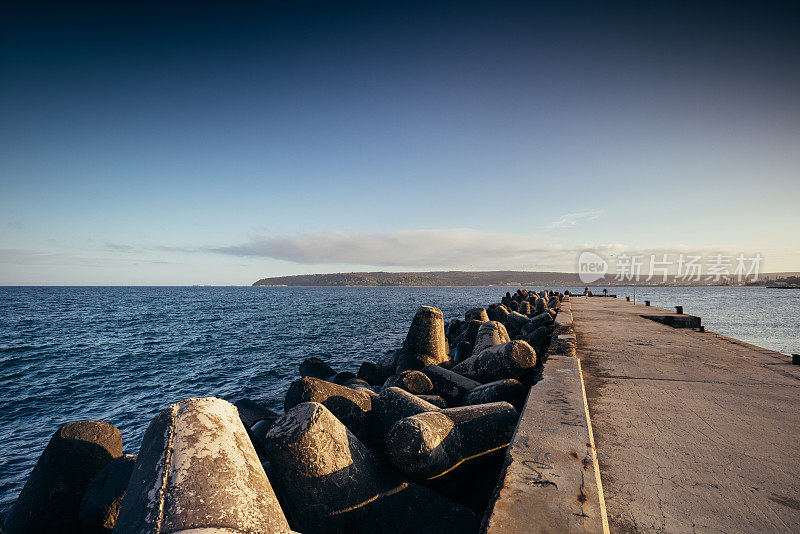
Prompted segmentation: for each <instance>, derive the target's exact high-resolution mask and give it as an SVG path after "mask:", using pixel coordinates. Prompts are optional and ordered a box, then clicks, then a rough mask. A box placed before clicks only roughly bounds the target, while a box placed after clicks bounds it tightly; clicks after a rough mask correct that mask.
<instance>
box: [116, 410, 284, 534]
mask: <svg viewBox="0 0 800 534" xmlns="http://www.w3.org/2000/svg"><path fill="white" fill-rule="evenodd" d="M192 529H201V530H202V529H223V530H224V529H229V530H230V531H233V532H241V533H246V534H255V533H263V532H287V531H289V530H290V529H289V524H288V523H287V521H286V518H285V517H284V515H283V511H282V509H281V507H280V504H279V503H278V499H277V497H276V496H275V493H274V492H273V490H272V486H271V485H270V482H269V480H268V479H267V475H266V474H265V473H264V469H263V467H262V466H261V463H260V462H259V460H258V456H256V451H255V450H254V449H253V445H252V444H251V443H250V438H248V436H247V433H246V432H245V428H244V425H243V424H242V422H241V420H240V419H239V412H238V410H237V409H236V407H235V406H234V405H233V404H230V403H228V402H226V401H224V400H221V399H216V398H213V397H207V398H202V399H188V400H185V401H181V402H178V403H175V404H172V405H171V406H170V407H169V408H167V409H165V410H163V411H161V413H159V414H158V415H157V416H156V417H155V418H154V419H153V421H152V422H151V423H150V426H149V427H148V428H147V431H146V432H145V435H144V438H143V440H142V447H141V449H140V451H139V456H138V458H137V460H136V465H135V467H134V470H133V474H132V475H131V479H130V482H129V484H128V488H127V491H126V493H125V498H124V499H123V501H122V509H121V510H120V513H119V518H118V519H117V523H116V526H115V527H114V532H115V533H118V534H168V533H177V532H181V531H184V530H192Z"/></svg>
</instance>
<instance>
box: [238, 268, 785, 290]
mask: <svg viewBox="0 0 800 534" xmlns="http://www.w3.org/2000/svg"><path fill="white" fill-rule="evenodd" d="M792 274H798V273H769V274H764V275H762V276H761V280H760V281H759V282H757V283H755V284H754V283H749V284H747V285H765V283H767V282H771V281H774V280H776V279H780V278H781V277H785V276H787V275H792ZM631 284H632V282H631V281H630V280H616V278H615V276H614V275H612V274H607V275H606V276H605V277H603V278H601V279H600V280H597V281H596V282H593V283H592V284H590V285H592V286H598V285H604V286H629V285H631ZM585 285H587V284H585V283H583V282H582V281H581V280H580V278H579V277H578V274H577V273H562V272H547V271H545V272H534V271H428V272H357V273H331V274H299V275H293V276H276V277H272V278H262V279H260V280H257V281H256V282H254V283H253V286H357V287H380V286H388V287H392V286H426V287H436V286H439V287H446V286H555V287H577V286H585ZM637 285H647V286H719V285H745V284H739V283H735V282H725V281H715V280H704V279H701V280H699V281H698V280H684V279H682V278H678V277H674V276H670V277H668V278H667V281H666V282H664V281H662V277H660V276H659V277H656V278H654V279H653V280H651V281H649V282H648V281H645V280H644V279H642V280H640V281H639V282H637Z"/></svg>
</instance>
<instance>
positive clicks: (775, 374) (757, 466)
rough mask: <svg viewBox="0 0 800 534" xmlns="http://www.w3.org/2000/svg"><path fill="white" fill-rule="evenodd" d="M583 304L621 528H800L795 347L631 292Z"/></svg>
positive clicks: (580, 314) (586, 354) (587, 376)
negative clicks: (787, 350)
mask: <svg viewBox="0 0 800 534" xmlns="http://www.w3.org/2000/svg"><path fill="white" fill-rule="evenodd" d="M676 304H679V303H676ZM687 311H689V312H691V310H687ZM572 312H573V317H574V330H575V337H576V341H577V356H578V358H579V359H580V360H581V364H582V369H583V378H584V381H585V384H586V393H587V400H588V407H589V413H590V416H591V424H592V428H593V430H594V438H595V445H596V451H597V457H598V460H599V464H600V473H601V476H602V483H603V491H604V496H605V504H606V508H607V514H608V521H609V524H610V528H611V531H612V532H656V531H658V532H690V531H699V532H764V531H770V532H776V531H777V532H800V497H798V495H800V439H798V438H800V368H798V367H797V366H792V365H791V359H790V357H789V356H786V355H783V354H779V353H776V352H773V351H770V350H767V349H763V348H760V347H755V346H753V345H749V344H747V343H744V342H741V341H738V340H734V339H731V338H727V337H725V336H721V335H718V334H714V333H712V332H700V331H697V330H692V329H689V328H672V327H670V326H667V325H666V324H660V323H659V322H654V321H652V320H650V319H648V318H644V317H641V315H652V314H659V315H666V316H669V315H677V314H675V312H674V311H670V310H659V309H658V308H654V307H652V306H650V307H646V306H644V305H642V304H633V303H630V302H626V301H624V300H621V299H611V298H588V299H585V298H583V297H573V298H572ZM764 312H765V314H769V308H768V306H767V307H765V310H764ZM775 320H797V318H789V317H784V318H775ZM545 374H547V365H546V366H545ZM538 387H539V386H534V388H533V389H532V392H534V391H536V389H537V388H538ZM523 417H524V414H523Z"/></svg>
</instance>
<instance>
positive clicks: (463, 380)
mask: <svg viewBox="0 0 800 534" xmlns="http://www.w3.org/2000/svg"><path fill="white" fill-rule="evenodd" d="M422 372H423V373H425V374H426V375H427V376H428V378H430V379H431V383H433V390H434V391H435V392H436V393H438V394H439V395H440V396H441V397H442V398H443V399H444V400H446V401H447V403H448V404H460V403H461V399H463V398H464V395H466V394H467V393H468V392H469V391H470V390H471V389H474V388H476V387H478V386H480V385H481V384H480V382H476V381H475V380H472V379H470V378H467V377H465V376H463V375H460V374H458V373H454V372H453V371H450V370H449V369H444V368H443V367H439V366H438V365H429V366H428V367H426V368H425V369H423V370H422Z"/></svg>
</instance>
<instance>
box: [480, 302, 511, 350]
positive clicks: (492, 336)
mask: <svg viewBox="0 0 800 534" xmlns="http://www.w3.org/2000/svg"><path fill="white" fill-rule="evenodd" d="M515 313H516V312H515ZM509 341H511V338H510V337H508V330H506V327H505V326H503V323H499V322H497V321H488V322H485V323H483V324H481V326H480V328H478V334H477V336H476V337H475V345H474V346H473V347H472V354H473V355H474V354H480V352H481V351H482V350H483V349H485V348H487V347H491V346H493V345H501V344H503V343H508V342H509Z"/></svg>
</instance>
